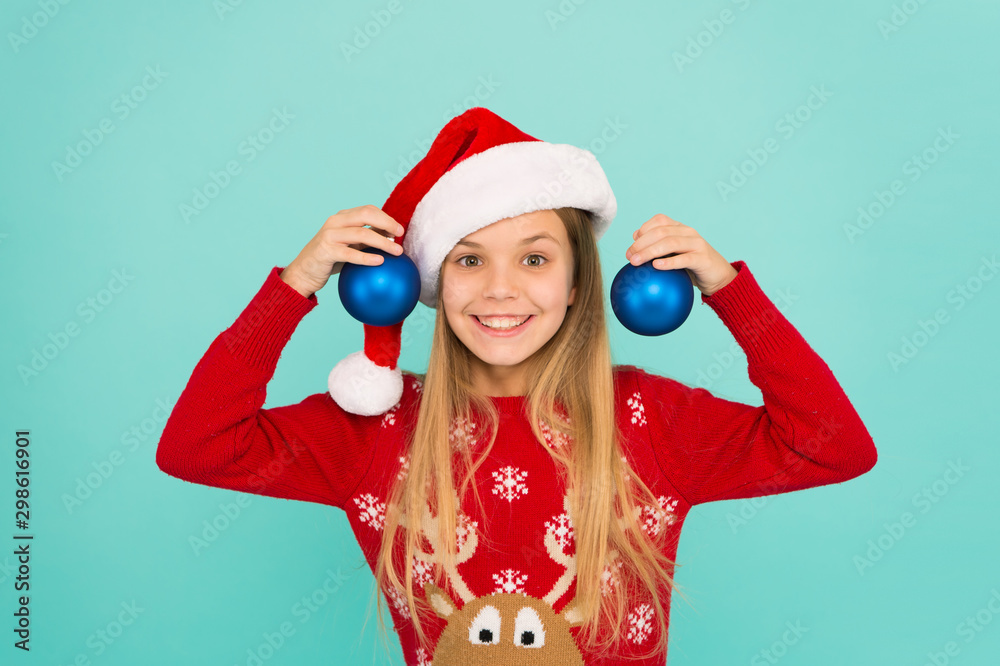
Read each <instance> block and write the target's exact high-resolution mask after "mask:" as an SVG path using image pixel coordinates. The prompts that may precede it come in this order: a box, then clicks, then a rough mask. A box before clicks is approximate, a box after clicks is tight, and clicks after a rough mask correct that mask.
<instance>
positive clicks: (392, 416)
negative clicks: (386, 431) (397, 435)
mask: <svg viewBox="0 0 1000 666" xmlns="http://www.w3.org/2000/svg"><path fill="white" fill-rule="evenodd" d="M399 404H400V403H398V402H397V403H396V404H395V405H394V406H393V408H392V409H390V410H389V411H387V412H386V413H385V416H383V417H382V427H383V428H386V427H388V426H391V425H396V410H398V409H399Z"/></svg>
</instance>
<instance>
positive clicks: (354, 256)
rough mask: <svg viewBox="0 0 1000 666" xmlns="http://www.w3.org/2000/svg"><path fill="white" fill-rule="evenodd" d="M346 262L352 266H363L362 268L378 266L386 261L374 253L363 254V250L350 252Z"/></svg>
mask: <svg viewBox="0 0 1000 666" xmlns="http://www.w3.org/2000/svg"><path fill="white" fill-rule="evenodd" d="M344 261H348V262H350V263H352V264H361V265H362V266H378V265H379V264H381V263H382V262H383V261H385V259H384V258H383V257H382V256H381V255H378V254H374V253H372V252H363V251H362V250H349V251H348V253H347V256H346V258H345V259H344Z"/></svg>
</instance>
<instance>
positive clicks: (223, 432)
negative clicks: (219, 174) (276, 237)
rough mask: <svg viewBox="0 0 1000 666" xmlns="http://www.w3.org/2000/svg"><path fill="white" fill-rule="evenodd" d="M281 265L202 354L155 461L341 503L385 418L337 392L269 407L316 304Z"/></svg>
mask: <svg viewBox="0 0 1000 666" xmlns="http://www.w3.org/2000/svg"><path fill="white" fill-rule="evenodd" d="M282 270H283V268H282V267H274V268H272V269H271V271H270V273H269V274H268V276H267V279H266V281H265V282H264V285H263V286H262V287H261V288H260V290H259V291H258V292H257V294H256V296H254V298H253V299H252V300H251V302H250V304H249V305H248V306H247V307H246V309H244V310H243V312H242V313H241V314H240V316H239V317H238V318H237V319H236V321H235V322H234V323H233V325H232V326H230V327H229V328H228V329H226V330H225V331H223V332H222V333H221V334H219V336H218V337H216V338H215V340H214V341H213V342H212V343H211V345H210V346H209V348H208V351H206V352H205V354H204V356H202V358H201V360H200V361H199V362H198V364H197V366H196V367H195V369H194V372H193V373H192V375H191V378H190V379H189V380H188V382H187V386H186V387H185V388H184V391H183V392H182V393H181V395H180V397H179V398H178V399H177V403H176V404H175V405H174V408H173V410H172V412H171V414H170V418H169V419H168V420H167V423H166V425H165V426H164V429H163V434H162V436H161V437H160V442H159V444H158V446H157V450H156V464H157V466H158V467H159V468H160V469H161V470H162V471H164V472H166V473H167V474H169V475H170V476H174V477H177V478H179V479H182V480H184V481H190V482H193V483H199V484H203V485H208V486H214V487H217V488H228V489H230V490H238V491H242V492H248V493H254V494H257V495H266V496H269V497H279V498H284V499H294V500H301V501H308V502H319V503H323V504H331V505H333V506H337V507H341V508H343V504H344V502H345V501H346V500H347V498H348V497H350V494H351V492H352V491H353V490H354V488H355V487H356V486H357V484H358V483H359V482H360V481H361V478H362V477H363V476H364V474H365V472H366V471H367V469H368V467H369V466H370V464H371V458H372V455H373V448H374V447H373V444H374V442H373V439H374V437H375V436H376V434H377V430H378V426H379V424H380V419H379V418H376V417H366V416H358V415H355V414H350V413H348V412H346V411H344V410H343V409H341V408H340V407H339V406H338V405H337V404H336V403H335V402H334V401H333V399H332V398H331V397H330V395H329V393H317V394H314V395H310V396H309V397H307V398H305V399H304V400H303V401H302V402H300V403H298V404H294V405H287V406H284V407H274V408H271V409H263V408H262V406H263V404H264V401H265V398H266V396H267V383H268V382H269V381H270V379H271V377H272V376H273V375H274V370H275V367H276V366H277V363H278V358H279V356H280V354H281V351H282V349H283V348H284V346H285V344H286V343H287V342H288V340H289V338H290V337H291V334H292V332H293V331H294V330H295V327H296V326H297V325H298V323H299V321H300V320H301V319H302V317H304V316H305V315H306V313H308V312H309V311H311V310H312V308H313V307H315V306H316V304H317V302H318V301H317V299H316V295H315V294H313V295H312V296H310V297H309V298H308V299H307V298H305V297H303V296H302V295H301V294H299V293H298V292H297V291H295V290H294V289H293V288H292V287H290V286H289V285H288V284H286V283H285V282H284V281H283V280H282V279H281V278H280V277H279V274H280V273H281V271H282Z"/></svg>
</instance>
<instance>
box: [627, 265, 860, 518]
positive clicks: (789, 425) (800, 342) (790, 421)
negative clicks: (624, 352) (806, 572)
mask: <svg viewBox="0 0 1000 666" xmlns="http://www.w3.org/2000/svg"><path fill="white" fill-rule="evenodd" d="M732 266H733V267H734V268H735V269H736V270H737V275H736V277H735V278H734V279H733V280H732V281H731V282H730V283H729V284H727V285H726V286H725V287H723V288H722V289H720V290H719V291H717V292H715V293H714V294H712V295H711V296H704V295H702V302H704V303H706V304H708V305H709V306H710V307H711V308H712V309H713V310H714V311H715V312H716V314H717V315H718V316H719V318H721V319H722V321H723V323H725V325H726V327H727V328H728V329H729V330H730V332H731V333H732V334H733V336H734V337H735V338H736V341H737V343H738V344H739V345H740V347H741V348H742V349H743V351H744V352H745V353H746V356H747V370H748V374H749V377H750V381H751V382H753V384H754V385H755V386H757V387H758V388H759V389H760V390H761V394H762V397H763V400H764V405H763V406H760V407H753V406H750V405H745V404H742V403H739V402H733V401H730V400H725V399H722V398H719V397H716V396H714V395H712V394H711V393H710V392H709V391H707V390H705V389H702V388H691V387H688V386H685V385H684V384H682V383H680V382H677V381H675V380H673V379H669V378H666V377H660V376H657V375H654V374H650V373H646V372H645V371H640V373H639V375H638V379H639V385H640V390H641V391H642V394H643V398H644V402H645V405H646V407H647V411H648V412H649V415H650V419H649V420H650V428H651V432H652V439H653V447H654V455H655V457H656V458H657V461H658V462H659V464H660V467H661V469H662V471H663V473H664V475H665V476H666V477H667V480H668V481H669V482H670V483H671V485H673V486H674V487H675V488H676V489H677V490H678V492H680V493H681V495H683V496H684V498H685V499H686V500H687V501H688V502H689V503H690V504H692V505H694V504H699V503H702V502H712V501H717V500H727V499H740V498H747V497H758V496H763V495H773V494H777V493H787V492H792V491H795V490H802V489H804V488H812V487H815V486H823V485H827V484H832V483H841V482H844V481H847V480H849V479H852V478H854V477H857V476H860V475H861V474H864V473H865V472H867V471H868V470H870V469H871V468H872V467H874V465H875V462H876V460H877V452H876V450H875V444H874V442H873V441H872V438H871V436H870V435H869V434H868V431H867V430H866V428H865V426H864V424H863V423H862V422H861V418H860V417H859V416H858V414H857V412H856V411H855V410H854V407H853V406H852V405H851V402H850V401H849V400H848V398H847V395H845V394H844V391H843V389H842V388H841V387H840V384H839V383H838V382H837V379H836V378H835V377H834V376H833V373H832V372H831V371H830V369H829V368H828V367H827V365H826V364H825V363H824V362H823V360H822V359H821V358H820V357H819V355H817V354H816V352H815V351H813V349H812V348H811V347H810V346H809V345H808V344H807V343H806V341H805V340H804V339H803V338H802V336H801V335H800V334H799V333H798V331H797V330H796V329H795V328H794V327H793V326H792V325H791V324H790V323H789V322H788V320H787V319H786V318H785V317H784V315H782V314H781V312H779V311H778V309H777V307H775V305H774V304H773V303H772V302H771V300H770V299H769V298H768V297H767V296H765V295H764V293H763V292H762V291H761V289H760V287H759V285H758V284H757V282H756V280H755V279H754V277H753V275H752V274H751V273H750V270H749V269H748V268H747V267H746V265H745V263H744V262H742V261H737V262H734V263H733V264H732Z"/></svg>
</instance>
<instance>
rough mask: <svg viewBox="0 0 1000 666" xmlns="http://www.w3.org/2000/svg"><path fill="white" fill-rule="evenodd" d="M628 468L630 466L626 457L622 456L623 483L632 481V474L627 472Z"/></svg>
mask: <svg viewBox="0 0 1000 666" xmlns="http://www.w3.org/2000/svg"><path fill="white" fill-rule="evenodd" d="M629 469H631V466H630V465H629V464H628V458H626V457H625V456H622V473H623V474H624V476H625V483H632V475H631V474H629Z"/></svg>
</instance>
